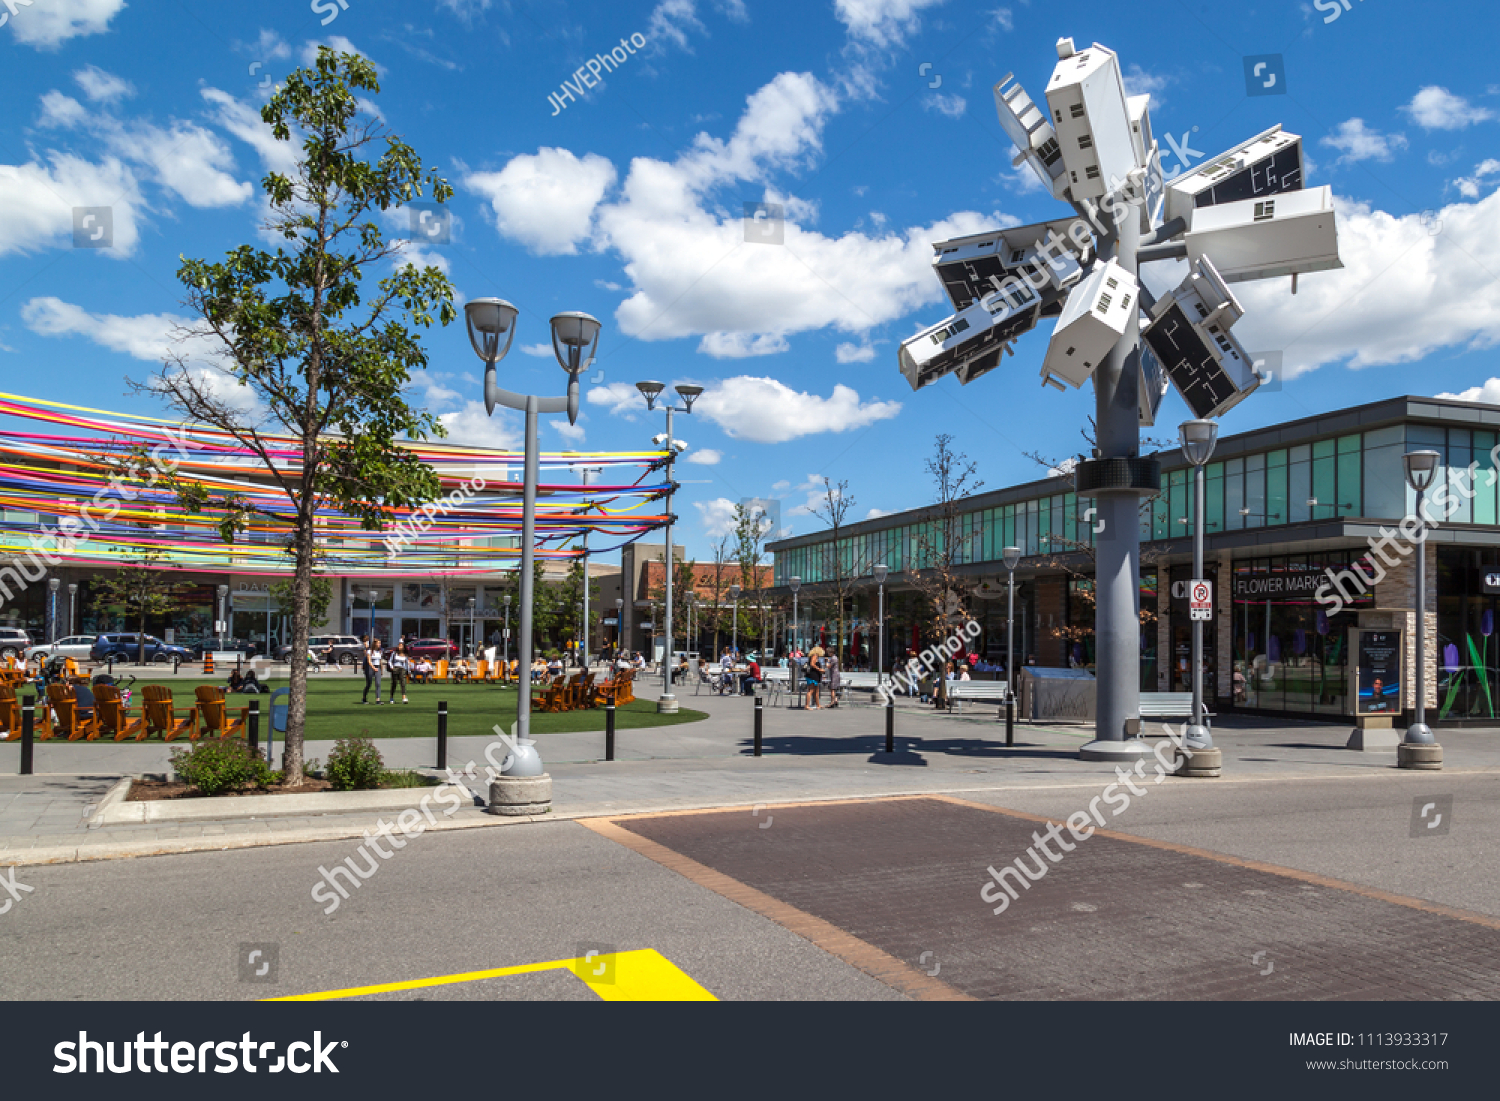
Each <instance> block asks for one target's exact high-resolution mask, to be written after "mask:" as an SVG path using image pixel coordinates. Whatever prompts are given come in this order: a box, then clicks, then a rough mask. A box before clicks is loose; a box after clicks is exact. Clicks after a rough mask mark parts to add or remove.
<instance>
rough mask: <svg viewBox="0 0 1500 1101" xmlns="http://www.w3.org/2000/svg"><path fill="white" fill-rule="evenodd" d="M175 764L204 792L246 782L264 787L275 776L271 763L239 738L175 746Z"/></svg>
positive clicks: (233, 787)
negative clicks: (186, 746) (252, 750)
mask: <svg viewBox="0 0 1500 1101" xmlns="http://www.w3.org/2000/svg"><path fill="white" fill-rule="evenodd" d="M172 768H173V770H174V771H176V773H177V775H178V776H180V777H181V778H182V779H183V781H184V782H186V783H189V784H191V785H192V786H193V787H195V788H197V789H198V790H199V791H201V792H202V793H203V794H204V795H221V794H223V793H224V792H226V791H238V790H239V789H240V788H242V787H244V786H245V785H246V784H254V785H255V786H256V787H257V788H262V787H265V786H266V784H268V783H270V782H271V779H272V773H271V766H270V765H268V764H266V762H265V760H264V759H263V758H262V757H261V756H260V754H259V753H252V752H251V751H250V745H249V743H248V742H245V741H243V740H241V739H239V738H232V739H229V740H220V739H218V738H214V739H211V740H210V739H205V740H204V741H201V742H199V743H198V744H196V745H194V746H192V747H191V748H178V749H174V750H172Z"/></svg>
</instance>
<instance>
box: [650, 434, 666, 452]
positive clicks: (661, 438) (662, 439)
mask: <svg viewBox="0 0 1500 1101" xmlns="http://www.w3.org/2000/svg"><path fill="white" fill-rule="evenodd" d="M651 442H652V443H654V444H655V445H656V446H657V447H659V448H661V447H666V446H667V434H666V433H665V432H658V433H657V434H656V435H654V436H652V437H651Z"/></svg>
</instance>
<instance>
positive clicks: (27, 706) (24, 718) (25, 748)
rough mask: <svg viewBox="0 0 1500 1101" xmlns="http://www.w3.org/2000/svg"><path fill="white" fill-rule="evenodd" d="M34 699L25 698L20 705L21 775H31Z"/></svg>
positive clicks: (33, 739)
mask: <svg viewBox="0 0 1500 1101" xmlns="http://www.w3.org/2000/svg"><path fill="white" fill-rule="evenodd" d="M35 722H36V697H35V696H27V697H26V698H25V700H23V701H22V703H21V775H22V776H30V775H31V755H32V752H33V750H34V749H35V745H36V743H35V737H36V729H35V727H34V724H35Z"/></svg>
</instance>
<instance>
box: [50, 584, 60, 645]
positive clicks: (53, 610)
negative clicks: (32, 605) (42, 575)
mask: <svg viewBox="0 0 1500 1101" xmlns="http://www.w3.org/2000/svg"><path fill="white" fill-rule="evenodd" d="M60 588H62V580H61V579H60V578H56V577H49V578H47V641H48V642H56V641H57V590H58V589H60Z"/></svg>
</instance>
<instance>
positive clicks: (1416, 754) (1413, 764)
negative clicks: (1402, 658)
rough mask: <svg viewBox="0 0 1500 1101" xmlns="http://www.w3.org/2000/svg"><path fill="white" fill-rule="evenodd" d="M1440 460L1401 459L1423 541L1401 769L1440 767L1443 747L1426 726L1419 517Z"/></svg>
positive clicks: (1429, 454) (1425, 456) (1426, 454)
mask: <svg viewBox="0 0 1500 1101" xmlns="http://www.w3.org/2000/svg"><path fill="white" fill-rule="evenodd" d="M1442 459H1443V457H1442V456H1441V455H1439V454H1438V453H1437V452H1436V451H1408V452H1407V453H1406V454H1405V455H1403V456H1401V461H1402V462H1403V463H1404V464H1405V466H1406V482H1407V484H1408V485H1410V486H1411V487H1412V489H1414V490H1416V491H1417V507H1416V510H1415V512H1413V514H1412V515H1414V516H1415V517H1416V518H1417V521H1418V523H1419V524H1420V525H1421V527H1422V538H1421V540H1420V541H1419V542H1418V543H1417V703H1416V707H1415V708H1414V709H1413V714H1412V721H1411V723H1410V724H1409V725H1408V726H1407V728H1406V736H1405V737H1403V738H1402V739H1401V744H1400V745H1399V746H1397V747H1396V763H1397V764H1398V765H1399V766H1400V767H1401V768H1416V769H1439V768H1442V767H1443V747H1442V746H1440V745H1438V742H1437V739H1436V738H1435V737H1433V734H1432V728H1431V727H1429V726H1428V725H1427V526H1426V525H1427V521H1426V518H1425V517H1424V515H1423V513H1422V499H1423V497H1424V496H1426V493H1427V490H1428V489H1430V488H1431V487H1432V483H1433V481H1434V480H1435V479H1436V478H1437V472H1438V464H1439V463H1441V462H1442Z"/></svg>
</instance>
